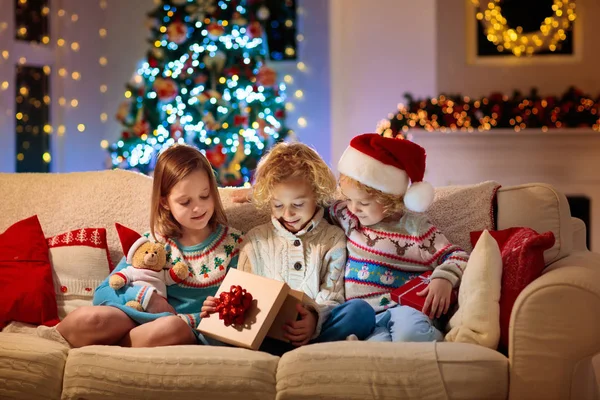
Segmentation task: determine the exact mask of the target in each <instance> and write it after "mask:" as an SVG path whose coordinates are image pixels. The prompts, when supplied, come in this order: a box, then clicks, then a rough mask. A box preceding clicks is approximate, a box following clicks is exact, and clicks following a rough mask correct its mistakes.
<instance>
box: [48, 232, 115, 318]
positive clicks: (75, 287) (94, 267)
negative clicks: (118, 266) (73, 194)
mask: <svg viewBox="0 0 600 400" xmlns="http://www.w3.org/2000/svg"><path fill="white" fill-rule="evenodd" d="M46 240H47V241H48V248H49V250H50V262H51V264H52V275H53V278H54V290H55V292H56V303H57V306H58V317H59V318H60V319H63V318H64V317H65V316H66V315H67V314H68V313H70V312H71V311H73V310H75V309H76V308H78V307H81V306H86V305H92V298H93V296H94V290H95V289H96V287H97V286H98V285H99V284H100V282H102V281H103V280H104V278H106V277H107V276H108V274H109V273H110V271H111V270H112V269H113V266H112V262H111V261H110V256H109V253H108V246H107V243H106V229H104V228H82V229H77V230H74V231H70V232H65V233H61V234H59V235H56V236H53V237H50V238H47V239H46Z"/></svg>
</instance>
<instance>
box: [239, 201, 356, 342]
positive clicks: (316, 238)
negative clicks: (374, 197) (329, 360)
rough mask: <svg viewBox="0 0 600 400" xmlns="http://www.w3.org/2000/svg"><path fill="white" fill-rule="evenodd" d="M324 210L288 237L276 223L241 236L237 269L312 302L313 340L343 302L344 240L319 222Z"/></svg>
mask: <svg viewBox="0 0 600 400" xmlns="http://www.w3.org/2000/svg"><path fill="white" fill-rule="evenodd" d="M323 215H324V210H323V209H322V208H321V209H319V210H318V211H317V213H316V214H315V216H314V217H313V219H312V220H311V221H310V222H309V223H308V224H307V225H306V227H304V229H302V230H301V231H300V232H297V233H291V232H290V231H288V230H287V229H285V227H284V226H282V225H281V223H280V222H279V221H278V220H277V219H276V218H272V219H271V222H268V223H266V224H263V225H260V226H257V227H256V228H254V229H251V230H250V231H249V232H248V233H247V234H246V235H245V236H244V245H243V246H242V249H241V251H240V259H239V263H238V269H240V270H243V271H246V272H250V273H253V274H256V275H260V276H264V277H267V278H271V279H275V280H278V281H280V282H285V283H287V284H288V285H289V286H290V287H291V288H292V289H295V290H300V291H303V292H304V293H306V294H307V295H308V297H310V298H311V299H313V300H315V302H316V303H317V305H318V309H316V310H314V311H315V312H317V314H318V320H317V326H316V329H315V332H314V335H313V338H315V337H317V336H318V335H319V334H320V332H321V327H322V326H323V322H324V321H325V320H326V319H327V317H328V316H329V314H330V313H331V310H332V309H333V308H334V307H336V306H338V305H340V304H342V303H343V302H344V272H343V271H344V264H345V263H346V236H345V235H344V232H343V231H342V230H341V229H340V228H338V227H337V226H333V225H330V224H329V223H328V222H327V221H326V220H324V218H323Z"/></svg>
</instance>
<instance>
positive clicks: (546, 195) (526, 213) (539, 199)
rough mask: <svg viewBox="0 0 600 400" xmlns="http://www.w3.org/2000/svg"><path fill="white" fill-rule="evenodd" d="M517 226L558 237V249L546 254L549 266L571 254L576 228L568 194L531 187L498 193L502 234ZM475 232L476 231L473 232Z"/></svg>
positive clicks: (535, 186)
mask: <svg viewBox="0 0 600 400" xmlns="http://www.w3.org/2000/svg"><path fill="white" fill-rule="evenodd" d="M515 226H524V227H527V228H531V229H533V230H534V231H536V232H548V231H552V233H554V238H555V239H556V242H555V243H554V246H552V247H551V248H550V249H548V250H546V251H545V252H544V262H545V264H546V265H548V264H551V263H553V262H554V261H557V260H560V259H561V258H564V257H566V256H568V255H569V254H571V251H572V249H573V227H572V224H571V211H570V209H569V203H568V202H567V198H566V197H565V195H564V194H562V193H560V192H559V191H557V190H556V189H554V188H553V187H552V186H550V185H546V184H543V183H531V184H526V185H519V186H510V187H503V188H501V189H500V190H499V191H498V227H497V229H498V230H501V229H508V228H512V227H515ZM473 230H475V229H473Z"/></svg>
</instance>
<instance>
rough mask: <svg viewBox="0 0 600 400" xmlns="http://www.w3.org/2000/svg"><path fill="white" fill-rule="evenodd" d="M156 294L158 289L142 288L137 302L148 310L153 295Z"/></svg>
mask: <svg viewBox="0 0 600 400" xmlns="http://www.w3.org/2000/svg"><path fill="white" fill-rule="evenodd" d="M154 292H156V288H154V287H152V286H142V287H141V288H140V291H139V292H138V294H137V296H136V298H135V300H136V301H137V302H138V303H140V304H141V305H142V308H143V309H144V310H146V309H147V308H148V303H150V298H151V297H152V294H153V293H154Z"/></svg>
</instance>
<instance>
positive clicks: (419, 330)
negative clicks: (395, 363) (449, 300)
mask: <svg viewBox="0 0 600 400" xmlns="http://www.w3.org/2000/svg"><path fill="white" fill-rule="evenodd" d="M443 340H444V335H443V334H442V332H440V331H439V330H438V329H437V328H436V327H434V326H433V323H432V321H431V319H429V317H428V316H427V315H425V314H423V313H422V312H420V311H418V310H415V309H414V308H412V307H408V306H396V307H393V308H390V309H389V310H386V311H385V312H382V313H380V314H378V315H377V317H376V324H375V330H374V331H373V333H371V335H369V337H368V338H367V341H372V342H441V341H443Z"/></svg>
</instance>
